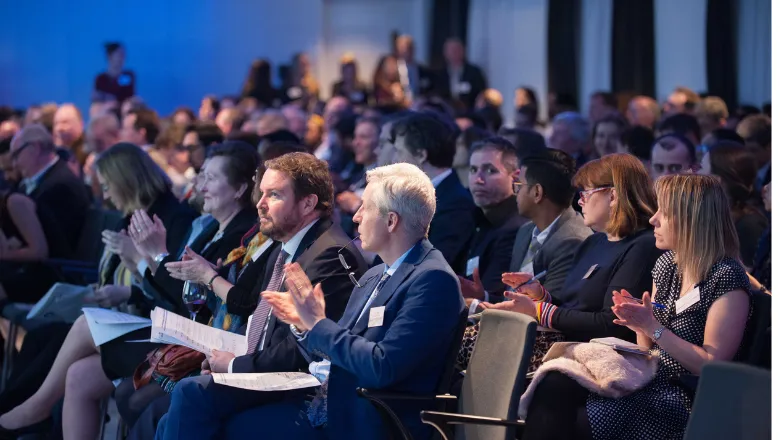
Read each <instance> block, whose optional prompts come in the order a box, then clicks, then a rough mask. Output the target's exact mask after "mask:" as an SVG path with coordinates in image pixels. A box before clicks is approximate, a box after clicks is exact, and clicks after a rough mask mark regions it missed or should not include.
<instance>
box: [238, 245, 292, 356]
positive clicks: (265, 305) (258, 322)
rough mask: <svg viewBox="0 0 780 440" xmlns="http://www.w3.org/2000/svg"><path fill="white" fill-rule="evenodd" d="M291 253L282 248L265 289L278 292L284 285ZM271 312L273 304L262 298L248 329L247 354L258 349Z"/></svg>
mask: <svg viewBox="0 0 780 440" xmlns="http://www.w3.org/2000/svg"><path fill="white" fill-rule="evenodd" d="M289 256H290V254H288V253H287V252H285V251H284V249H282V250H281V251H280V252H279V257H278V258H277V259H276V263H275V264H274V271H273V273H272V274H271V280H270V281H269V282H268V287H267V288H266V289H265V290H268V291H271V292H278V291H279V289H280V288H281V287H282V279H284V262H285V261H287V257H289ZM270 313H271V304H270V303H269V302H268V301H266V300H265V298H263V299H261V300H260V303H259V304H258V305H257V308H256V309H255V312H254V313H252V324H251V325H250V326H249V330H248V331H247V335H248V336H247V338H248V339H247V351H246V353H247V354H253V353H254V352H256V351H257V348H258V344H259V343H260V339H261V337H262V336H263V331H264V330H265V324H266V323H267V322H268V315H269V314H270Z"/></svg>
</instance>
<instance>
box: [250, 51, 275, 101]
mask: <svg viewBox="0 0 780 440" xmlns="http://www.w3.org/2000/svg"><path fill="white" fill-rule="evenodd" d="M241 97H242V98H255V99H256V100H257V103H258V104H259V105H260V106H261V109H265V108H268V107H273V106H274V105H275V102H276V101H277V100H278V99H279V91H278V90H276V89H275V88H274V86H273V85H272V84H271V63H270V62H268V60H266V59H262V58H261V59H256V60H254V61H252V65H251V66H250V67H249V72H248V73H247V75H246V80H245V81H244V86H243V88H242V89H241Z"/></svg>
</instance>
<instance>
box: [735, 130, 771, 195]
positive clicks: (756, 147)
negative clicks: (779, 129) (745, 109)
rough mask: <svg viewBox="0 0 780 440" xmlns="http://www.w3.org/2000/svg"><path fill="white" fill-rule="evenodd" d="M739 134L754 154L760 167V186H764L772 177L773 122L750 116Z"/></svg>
mask: <svg viewBox="0 0 780 440" xmlns="http://www.w3.org/2000/svg"><path fill="white" fill-rule="evenodd" d="M737 133H738V134H739V135H740V136H741V137H742V138H743V139H744V140H745V145H746V146H747V147H748V150H750V152H751V153H752V154H753V157H754V158H755V160H756V166H757V167H758V176H757V178H758V185H757V187H760V186H763V184H764V183H765V181H766V179H767V178H768V176H769V175H770V173H769V167H770V166H771V161H770V159H771V157H772V120H771V119H769V117H768V116H765V115H755V116H748V117H746V118H745V119H743V120H742V121H741V122H740V123H739V125H738V126H737Z"/></svg>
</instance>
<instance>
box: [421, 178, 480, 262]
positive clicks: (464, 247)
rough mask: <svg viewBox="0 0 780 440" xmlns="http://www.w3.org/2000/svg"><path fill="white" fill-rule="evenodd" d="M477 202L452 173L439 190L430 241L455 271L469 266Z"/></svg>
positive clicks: (443, 181) (439, 186) (437, 188)
mask: <svg viewBox="0 0 780 440" xmlns="http://www.w3.org/2000/svg"><path fill="white" fill-rule="evenodd" d="M474 208H475V207H474V201H473V200H472V199H471V195H470V194H469V192H468V191H466V188H464V187H463V185H461V183H460V180H458V176H457V175H456V174H455V173H454V172H453V173H452V174H450V175H449V176H447V177H446V178H445V179H444V180H442V181H441V183H440V184H439V185H438V186H437V187H436V213H435V214H434V215H433V220H432V221H431V228H430V231H429V233H428V240H429V241H430V242H431V244H433V246H434V247H435V248H436V249H438V250H439V251H441V253H442V255H444V258H445V259H446V260H447V262H448V263H449V264H450V267H452V268H453V270H457V269H458V268H461V267H466V259H467V256H468V251H469V243H471V236H472V235H473V234H474V228H475V227H474Z"/></svg>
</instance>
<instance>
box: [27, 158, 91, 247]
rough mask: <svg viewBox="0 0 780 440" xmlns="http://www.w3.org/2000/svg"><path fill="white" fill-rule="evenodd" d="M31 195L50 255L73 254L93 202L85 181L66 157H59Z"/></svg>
mask: <svg viewBox="0 0 780 440" xmlns="http://www.w3.org/2000/svg"><path fill="white" fill-rule="evenodd" d="M30 198H31V199H33V200H34V201H35V204H36V211H37V214H38V218H39V219H40V221H41V227H42V228H43V232H44V234H45V235H46V242H47V243H48V245H49V256H50V257H51V258H71V257H73V256H74V253H75V251H76V247H77V246H78V242H79V239H80V238H81V227H82V225H83V224H84V219H85V216H86V214H87V210H88V209H89V205H90V202H89V194H88V193H87V190H86V188H85V187H84V184H83V183H82V182H81V180H79V178H78V177H76V176H75V175H74V174H73V172H72V171H71V170H70V169H69V168H68V165H67V164H66V163H65V162H64V161H63V160H57V163H55V164H54V165H53V166H52V167H51V168H49V170H48V171H46V173H44V174H43V176H41V178H40V180H38V184H37V185H36V187H35V189H34V190H33V192H32V193H30Z"/></svg>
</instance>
